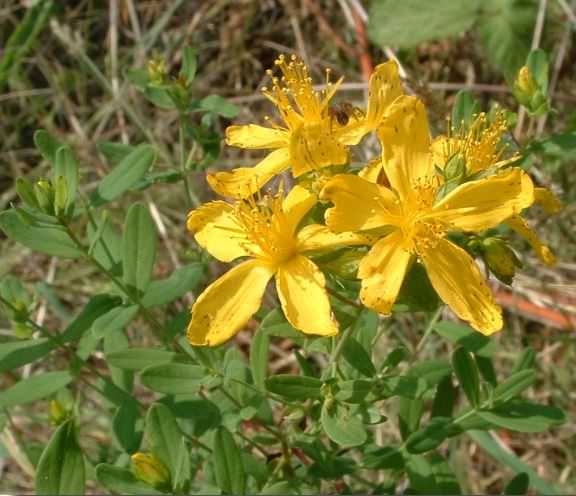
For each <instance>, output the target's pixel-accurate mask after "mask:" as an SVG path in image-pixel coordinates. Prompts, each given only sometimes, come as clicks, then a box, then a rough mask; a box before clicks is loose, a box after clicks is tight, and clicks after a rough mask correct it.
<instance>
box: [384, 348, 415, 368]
mask: <svg viewBox="0 0 576 496" xmlns="http://www.w3.org/2000/svg"><path fill="white" fill-rule="evenodd" d="M409 356H410V352H409V351H408V350H407V349H406V348H405V347H404V346H398V347H397V348H394V349H393V350H392V351H391V352H390V353H388V356H387V357H386V358H385V359H384V361H383V362H382V365H381V366H380V371H388V370H390V369H394V368H396V367H397V366H398V364H399V363H400V362H403V361H404V360H406V359H408V357H409Z"/></svg>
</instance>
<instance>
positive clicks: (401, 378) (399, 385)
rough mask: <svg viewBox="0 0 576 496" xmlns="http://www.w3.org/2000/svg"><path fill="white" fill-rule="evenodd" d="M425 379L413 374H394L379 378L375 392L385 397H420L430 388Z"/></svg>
mask: <svg viewBox="0 0 576 496" xmlns="http://www.w3.org/2000/svg"><path fill="white" fill-rule="evenodd" d="M428 388H429V387H428V384H427V383H426V381H425V380H423V379H421V378H419V377H412V376H411V375H392V376H384V377H381V378H380V379H378V381H377V382H376V384H375V388H374V390H375V394H377V395H378V396H382V397H383V398H389V397H391V396H403V397H404V398H410V399H417V398H420V397H421V396H422V395H423V394H424V393H425V392H426V390H427V389H428Z"/></svg>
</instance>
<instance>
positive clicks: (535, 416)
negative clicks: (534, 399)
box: [478, 401, 566, 432]
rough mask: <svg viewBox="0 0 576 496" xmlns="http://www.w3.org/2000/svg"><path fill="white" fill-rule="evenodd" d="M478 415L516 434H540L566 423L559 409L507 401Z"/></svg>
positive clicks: (480, 411) (564, 416)
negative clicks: (516, 432)
mask: <svg viewBox="0 0 576 496" xmlns="http://www.w3.org/2000/svg"><path fill="white" fill-rule="evenodd" d="M478 415H480V416H481V417H482V418H483V419H484V420H486V421H488V422H490V423H491V424H494V425H497V426H498V427H503V428H504V429H510V430H512V431H518V432H542V431H545V430H547V429H549V428H550V427H553V426H556V425H560V424H563V423H564V422H565V421H566V415H565V413H564V412H563V411H562V410H560V409H559V408H555V407H552V406H547V405H537V404H534V403H528V402H524V401H509V402H508V403H504V404H502V405H499V406H497V407H495V408H492V409H491V410H479V411H478Z"/></svg>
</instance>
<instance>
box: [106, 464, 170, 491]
mask: <svg viewBox="0 0 576 496" xmlns="http://www.w3.org/2000/svg"><path fill="white" fill-rule="evenodd" d="M96 479H98V482H99V483H100V484H102V485H103V486H104V487H105V488H106V489H108V490H109V491H112V492H115V493H118V494H143V495H146V494H162V493H160V492H159V491H156V490H155V489H154V488H153V487H151V486H149V485H147V484H144V483H143V482H140V481H139V480H138V479H136V477H134V474H133V473H132V472H131V471H130V470H128V469H125V468H120V467H115V466H114V465H109V464H108V463H100V464H99V465H97V466H96Z"/></svg>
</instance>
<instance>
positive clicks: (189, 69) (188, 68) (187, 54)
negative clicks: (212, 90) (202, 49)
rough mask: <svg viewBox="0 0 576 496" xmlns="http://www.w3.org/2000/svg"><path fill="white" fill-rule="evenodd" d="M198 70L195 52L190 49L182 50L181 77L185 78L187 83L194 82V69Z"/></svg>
mask: <svg viewBox="0 0 576 496" xmlns="http://www.w3.org/2000/svg"><path fill="white" fill-rule="evenodd" d="M197 68H198V60H197V57H196V51H195V50H194V49H193V48H192V47H189V46H187V47H184V50H182V70H181V73H182V75H183V76H184V77H185V78H186V81H188V83H191V82H192V81H194V77H195V76H196V69H197Z"/></svg>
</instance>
